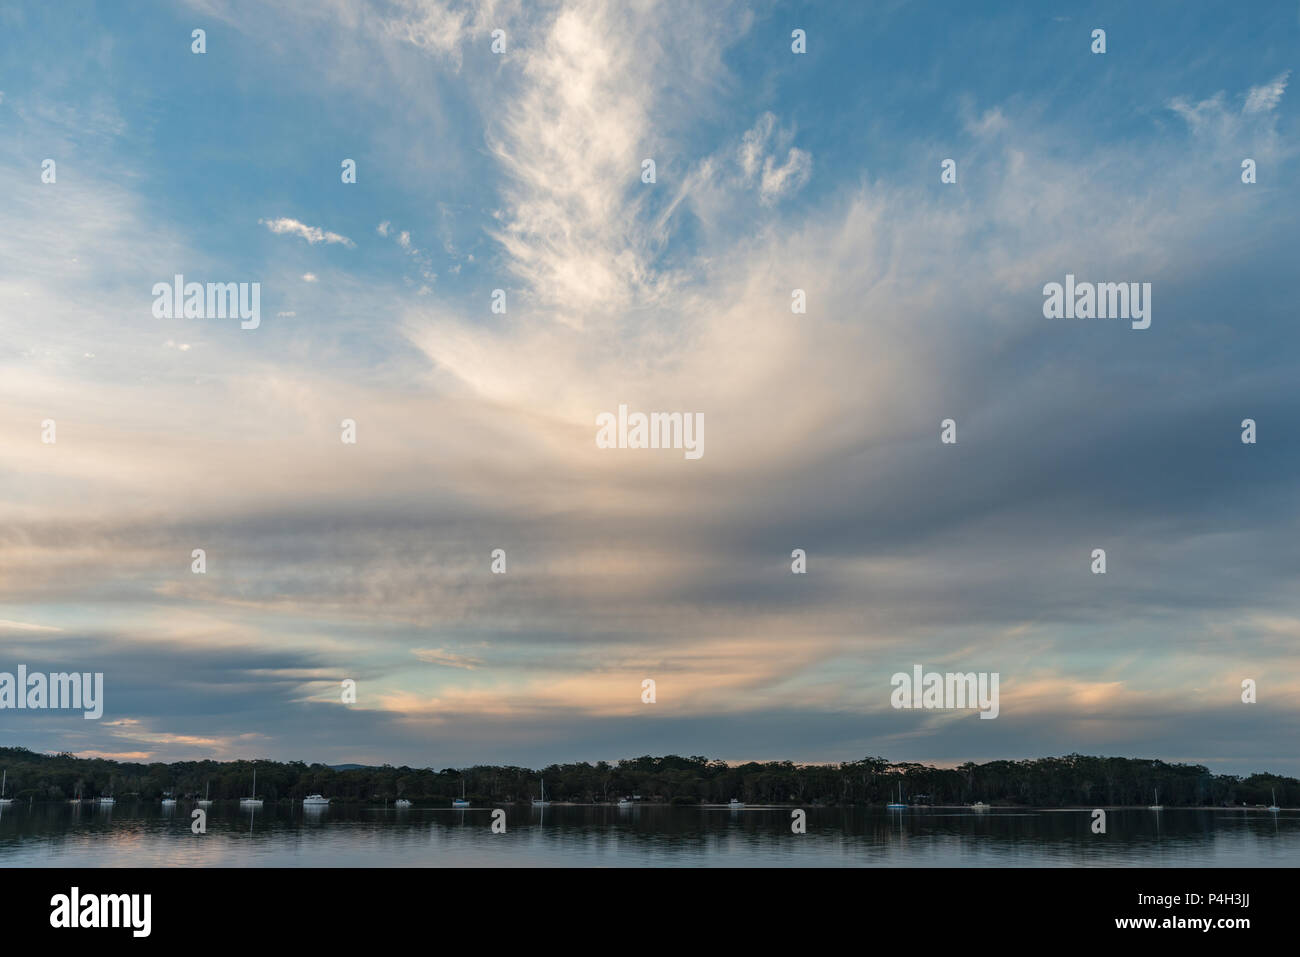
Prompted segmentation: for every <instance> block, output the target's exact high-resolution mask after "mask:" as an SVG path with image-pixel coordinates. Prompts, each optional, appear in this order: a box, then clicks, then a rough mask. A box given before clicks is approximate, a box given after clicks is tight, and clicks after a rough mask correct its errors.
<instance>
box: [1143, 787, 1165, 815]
mask: <svg viewBox="0 0 1300 957" xmlns="http://www.w3.org/2000/svg"><path fill="white" fill-rule="evenodd" d="M1155 792H1156V803H1155V804H1152V805H1150V806H1149V807H1148V808H1147V810H1148V811H1163V810H1164V807H1165V806H1164V805H1163V804H1161V803H1160V789H1159V788H1156V789H1155Z"/></svg>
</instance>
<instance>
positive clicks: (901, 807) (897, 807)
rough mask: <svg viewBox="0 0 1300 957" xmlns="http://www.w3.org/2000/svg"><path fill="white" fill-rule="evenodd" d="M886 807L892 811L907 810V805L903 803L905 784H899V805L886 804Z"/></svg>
mask: <svg viewBox="0 0 1300 957" xmlns="http://www.w3.org/2000/svg"><path fill="white" fill-rule="evenodd" d="M885 807H887V808H888V809H889V810H891V811H905V810H907V805H906V804H904V803H903V782H902V781H899V782H898V803H896V804H894V803H890V804H886V805H885Z"/></svg>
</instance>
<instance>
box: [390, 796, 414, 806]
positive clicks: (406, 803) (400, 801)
mask: <svg viewBox="0 0 1300 957" xmlns="http://www.w3.org/2000/svg"><path fill="white" fill-rule="evenodd" d="M410 806H411V802H410V801H408V800H407V799H406V798H398V799H397V800H396V801H394V802H393V807H398V808H403V807H410Z"/></svg>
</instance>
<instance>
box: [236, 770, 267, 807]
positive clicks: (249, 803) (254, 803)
mask: <svg viewBox="0 0 1300 957" xmlns="http://www.w3.org/2000/svg"><path fill="white" fill-rule="evenodd" d="M239 806H240V807H261V806H262V799H261V798H260V797H258V796H257V768H253V793H252V794H251V795H250V796H249V797H246V798H240V799H239Z"/></svg>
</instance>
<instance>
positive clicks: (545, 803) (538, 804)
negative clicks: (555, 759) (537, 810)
mask: <svg viewBox="0 0 1300 957" xmlns="http://www.w3.org/2000/svg"><path fill="white" fill-rule="evenodd" d="M550 805H551V802H550V801H548V800H546V779H545V778H542V799H541V800H540V801H539V800H537V799H536V798H534V799H533V807H550Z"/></svg>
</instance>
